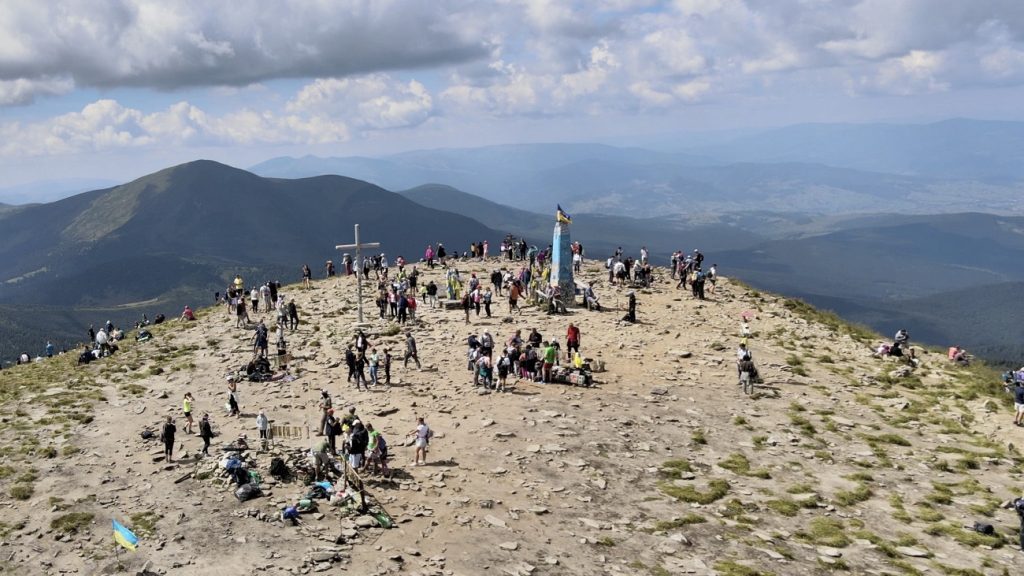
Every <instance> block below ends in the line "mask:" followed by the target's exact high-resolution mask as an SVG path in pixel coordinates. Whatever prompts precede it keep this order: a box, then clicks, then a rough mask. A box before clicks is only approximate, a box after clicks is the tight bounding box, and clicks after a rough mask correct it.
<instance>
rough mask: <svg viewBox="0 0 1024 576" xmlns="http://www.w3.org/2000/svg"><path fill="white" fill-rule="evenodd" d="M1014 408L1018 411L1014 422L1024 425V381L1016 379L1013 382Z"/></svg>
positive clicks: (1017, 424)
mask: <svg viewBox="0 0 1024 576" xmlns="http://www.w3.org/2000/svg"><path fill="white" fill-rule="evenodd" d="M1013 408H1014V410H1015V411H1016V413H1015V415H1014V418H1013V424H1014V425H1015V426H1024V382H1022V381H1021V380H1016V381H1015V382H1014V384H1013Z"/></svg>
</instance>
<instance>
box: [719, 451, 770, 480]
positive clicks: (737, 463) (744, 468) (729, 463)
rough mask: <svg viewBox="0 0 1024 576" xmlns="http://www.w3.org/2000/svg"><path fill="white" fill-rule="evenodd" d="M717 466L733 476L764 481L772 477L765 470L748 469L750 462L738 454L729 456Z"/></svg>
mask: <svg viewBox="0 0 1024 576" xmlns="http://www.w3.org/2000/svg"><path fill="white" fill-rule="evenodd" d="M718 465H719V466H721V467H722V468H725V469H726V470H729V471H730V472H733V473H734V474H739V475H740V476H750V477H751V478H764V479H768V478H771V477H772V475H771V474H770V473H769V472H768V470H765V469H764V468H758V469H756V470H752V469H751V468H750V460H748V459H747V457H746V456H744V455H743V454H740V453H738V452H736V453H733V454H730V455H729V457H728V458H726V459H725V460H720V461H719V462H718Z"/></svg>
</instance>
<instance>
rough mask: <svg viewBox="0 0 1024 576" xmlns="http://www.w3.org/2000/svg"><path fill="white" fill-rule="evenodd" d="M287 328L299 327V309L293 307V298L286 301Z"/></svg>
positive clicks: (296, 328) (295, 328)
mask: <svg viewBox="0 0 1024 576" xmlns="http://www.w3.org/2000/svg"><path fill="white" fill-rule="evenodd" d="M288 329H289V330H298V329H299V310H298V308H296V307H295V299H294V298H293V299H291V300H289V301H288Z"/></svg>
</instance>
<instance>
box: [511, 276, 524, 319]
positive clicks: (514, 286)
mask: <svg viewBox="0 0 1024 576" xmlns="http://www.w3.org/2000/svg"><path fill="white" fill-rule="evenodd" d="M521 294H522V292H521V290H520V289H519V284H518V283H517V282H515V281H514V280H513V281H512V283H511V285H510V286H509V288H508V313H509V314H511V313H512V311H513V310H515V311H518V312H519V315H520V316H522V314H523V311H522V309H521V308H519V296H520V295H521Z"/></svg>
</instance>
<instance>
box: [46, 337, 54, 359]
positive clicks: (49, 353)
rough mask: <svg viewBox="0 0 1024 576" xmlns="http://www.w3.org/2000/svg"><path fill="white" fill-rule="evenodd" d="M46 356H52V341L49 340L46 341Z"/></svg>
mask: <svg viewBox="0 0 1024 576" xmlns="http://www.w3.org/2000/svg"><path fill="white" fill-rule="evenodd" d="M46 357H47V358H53V343H52V342H50V341H49V340H47V341H46Z"/></svg>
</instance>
